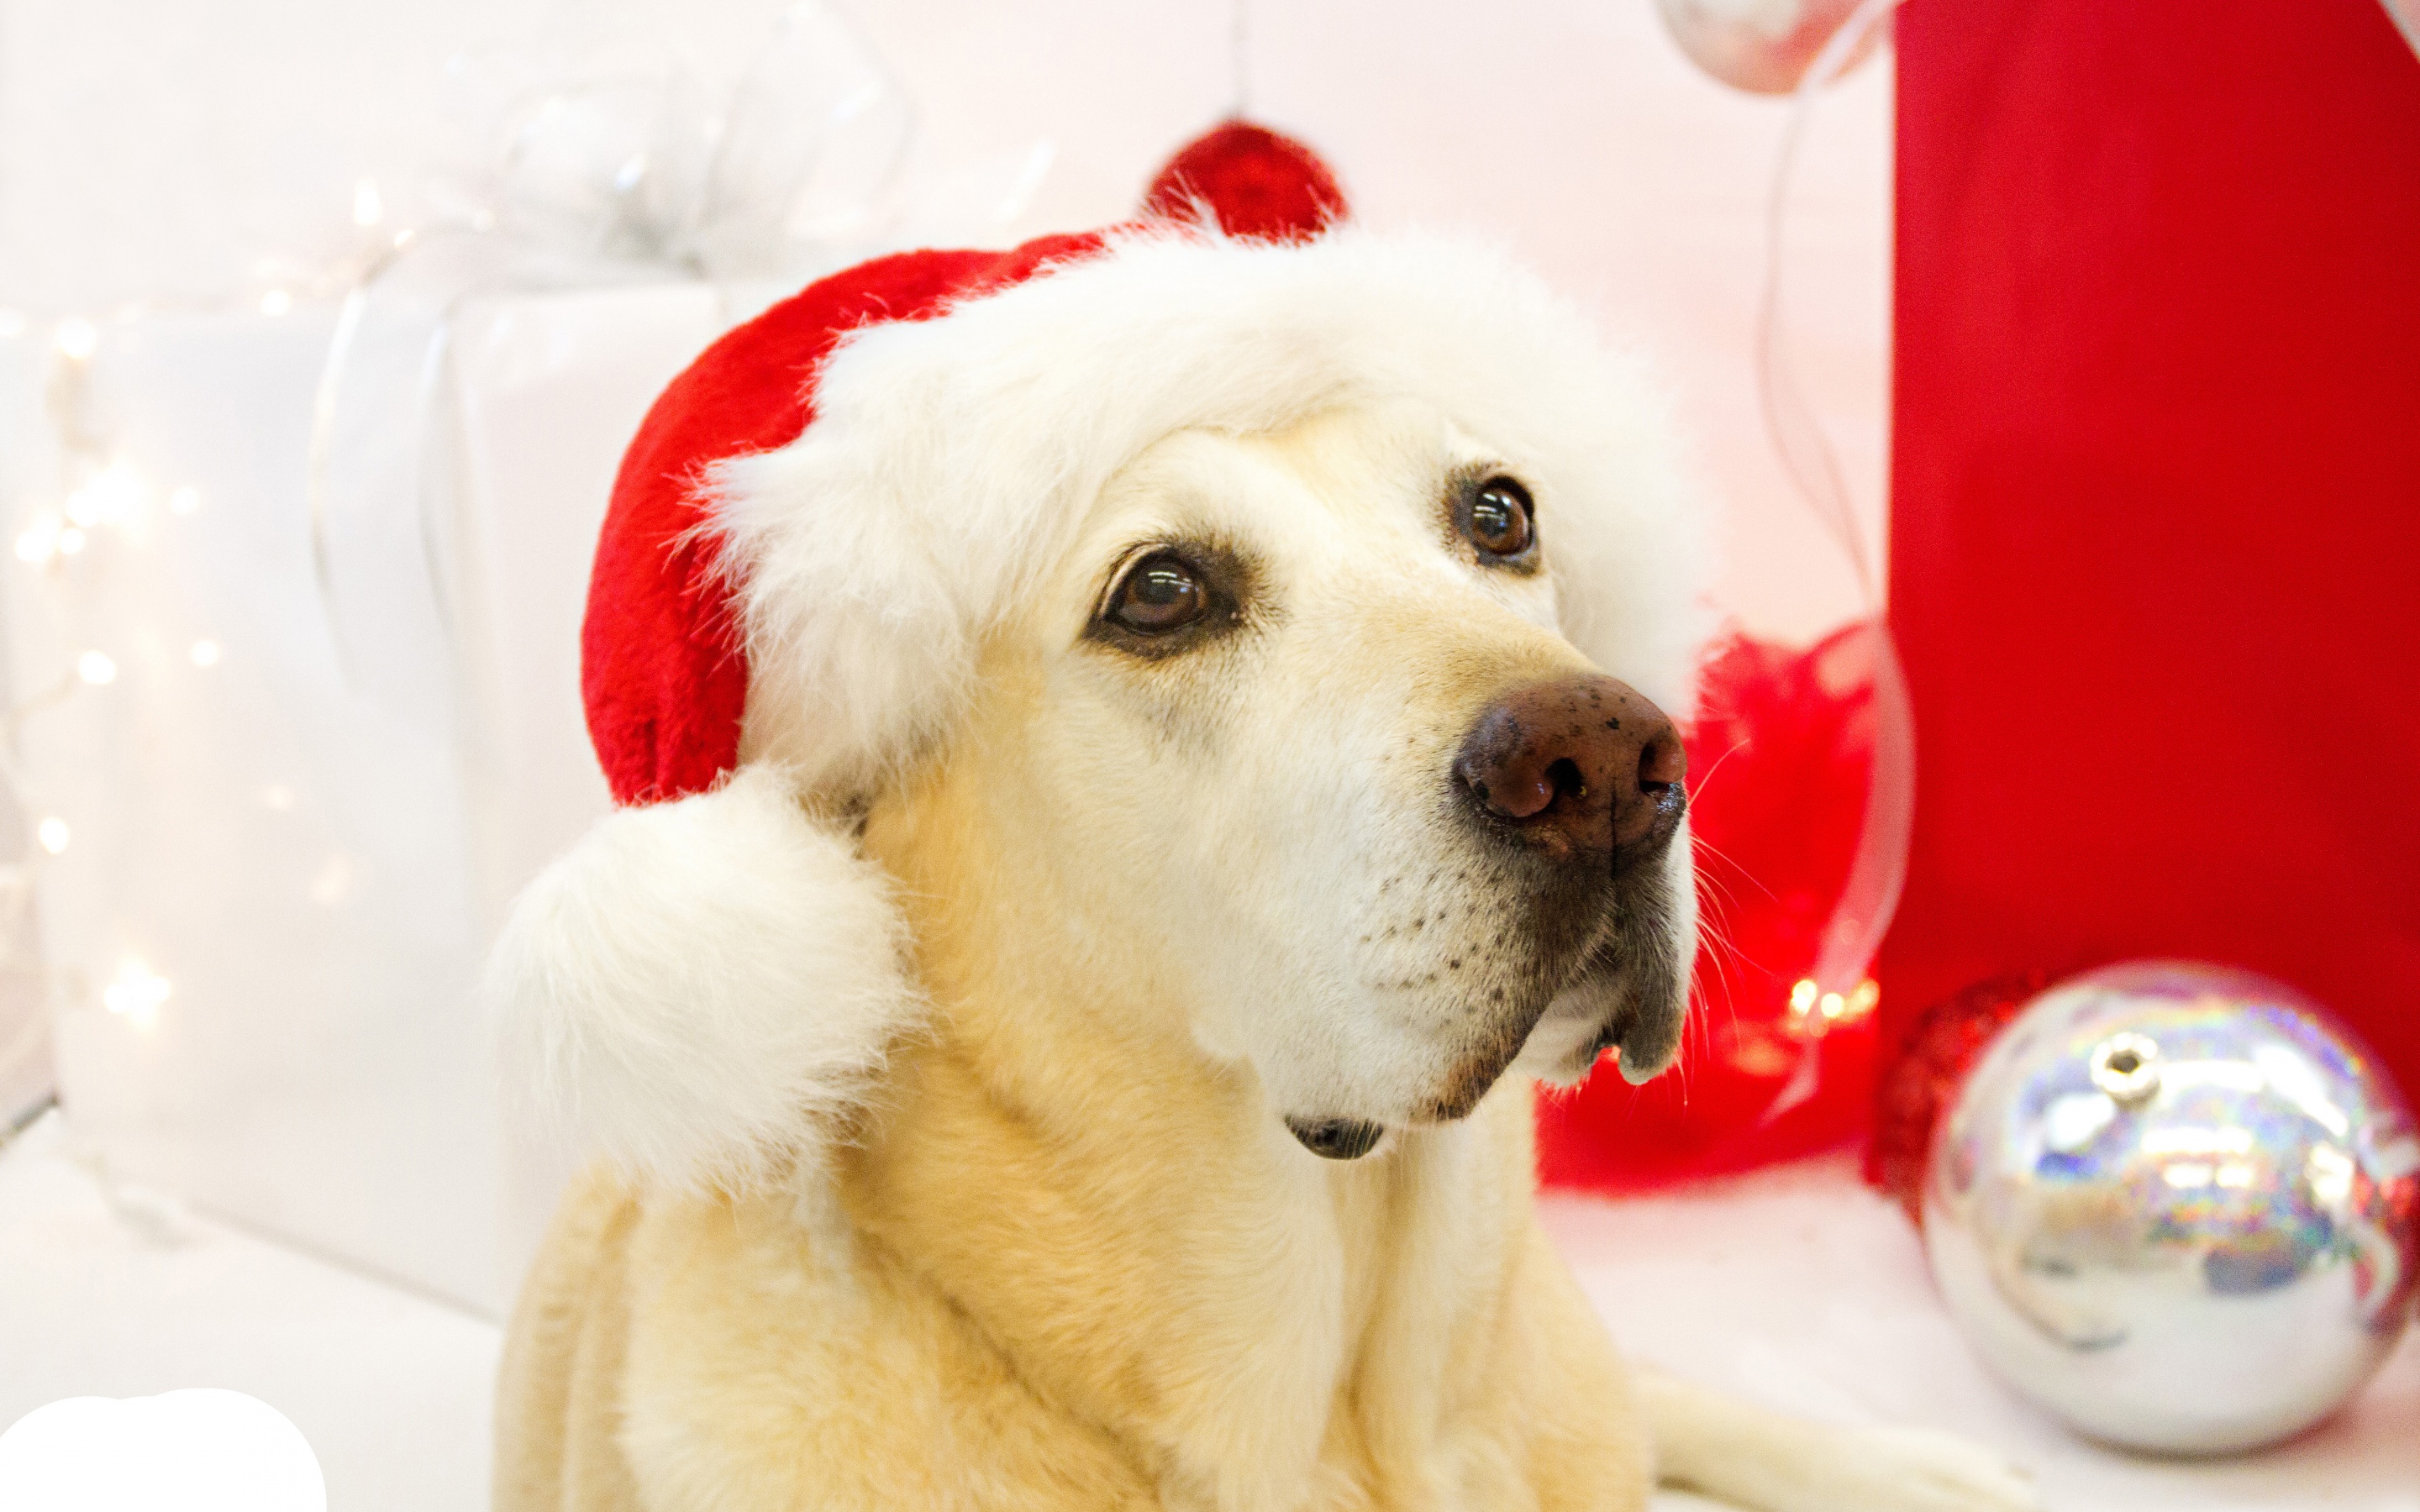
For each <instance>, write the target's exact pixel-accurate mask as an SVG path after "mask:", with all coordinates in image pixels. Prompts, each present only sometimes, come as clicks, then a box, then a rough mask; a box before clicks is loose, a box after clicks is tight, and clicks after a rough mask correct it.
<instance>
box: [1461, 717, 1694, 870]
mask: <svg viewBox="0 0 2420 1512" xmlns="http://www.w3.org/2000/svg"><path fill="white" fill-rule="evenodd" d="M1687 770H1688V757H1687V755H1686V754H1685V753H1684V752H1683V750H1682V748H1681V736H1680V733H1679V732H1678V731H1676V730H1674V729H1673V728H1672V721H1671V720H1670V719H1668V718H1667V717H1665V715H1664V711H1663V710H1661V709H1659V708H1657V707H1656V706H1655V705H1654V704H1652V703H1651V702H1648V701H1647V699H1646V697H1645V696H1644V695H1642V694H1641V693H1639V692H1638V690H1637V689H1636V688H1634V687H1630V686H1629V685H1628V684H1627V683H1621V682H1617V681H1616V680H1614V679H1613V678H1610V677H1606V676H1604V675H1602V674H1599V673H1591V674H1590V675H1588V676H1585V677H1566V678H1560V679H1558V680H1557V681H1555V682H1551V683H1537V684H1532V685H1531V686H1530V687H1524V688H1520V689H1518V690H1516V691H1514V692H1512V693H1510V694H1507V695H1506V696H1505V697H1503V698H1500V699H1497V701H1496V702H1494V703H1491V704H1489V705H1488V706H1487V709H1486V711H1485V712H1484V713H1482V714H1481V715H1480V717H1479V721H1478V722H1477V723H1476V724H1474V725H1472V726H1471V728H1470V733H1469V734H1468V735H1466V736H1465V737H1464V739H1463V742H1462V749H1461V751H1460V752H1459V753H1458V754H1456V755H1455V757H1454V761H1453V780H1454V786H1455V787H1456V788H1458V789H1459V790H1460V791H1461V793H1462V795H1463V796H1464V797H1465V798H1466V799H1467V800H1468V801H1469V802H1470V804H1471V806H1472V807H1473V808H1475V809H1477V810H1479V811H1480V812H1481V814H1482V815H1483V816H1485V817H1486V818H1487V819H1488V820H1489V821H1490V822H1491V823H1493V824H1494V825H1497V826H1498V827H1500V828H1502V829H1504V830H1506V831H1508V832H1510V833H1511V834H1512V835H1513V836H1514V837H1515V838H1517V839H1518V840H1520V841H1524V842H1525V843H1528V844H1530V845H1533V846H1535V847H1537V848H1538V849H1540V850H1542V851H1545V852H1547V853H1549V854H1551V855H1554V856H1586V857H1600V856H1609V857H1610V858H1611V860H1612V863H1613V866H1614V868H1615V869H1616V870H1617V871H1619V870H1621V868H1623V867H1626V866H1629V865H1631V864H1633V863H1635V862H1637V861H1640V860H1644V859H1646V858H1648V857H1650V856H1655V855H1660V854H1661V853H1662V852H1663V850H1664V848H1665V847H1666V846H1667V845H1668V843H1669V842H1670V841H1671V839H1672V834H1673V831H1674V830H1675V829H1677V828H1679V826H1680V823H1681V815H1682V813H1683V810H1685V809H1686V807H1687V804H1688V800H1687V798H1686V797H1685V796H1683V793H1682V789H1681V779H1682V777H1683V774H1685V773H1686V772H1687Z"/></svg>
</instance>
